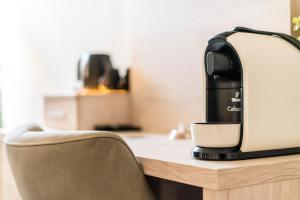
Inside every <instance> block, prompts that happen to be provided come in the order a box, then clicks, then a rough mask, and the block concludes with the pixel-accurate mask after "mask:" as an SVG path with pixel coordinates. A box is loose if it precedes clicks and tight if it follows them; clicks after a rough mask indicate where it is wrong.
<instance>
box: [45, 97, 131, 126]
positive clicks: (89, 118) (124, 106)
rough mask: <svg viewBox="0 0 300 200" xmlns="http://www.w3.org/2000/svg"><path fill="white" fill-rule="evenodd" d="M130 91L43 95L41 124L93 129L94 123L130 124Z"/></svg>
mask: <svg viewBox="0 0 300 200" xmlns="http://www.w3.org/2000/svg"><path fill="white" fill-rule="evenodd" d="M129 98H130V97H129V94H127V93H126V94H125V93H124V94H103V95H86V96H80V95H47V96H44V123H45V125H46V126H47V127H49V128H56V129H67V130H94V129H95V125H115V124H130V123H131V113H130V109H131V107H130V106H131V104H130V100H129Z"/></svg>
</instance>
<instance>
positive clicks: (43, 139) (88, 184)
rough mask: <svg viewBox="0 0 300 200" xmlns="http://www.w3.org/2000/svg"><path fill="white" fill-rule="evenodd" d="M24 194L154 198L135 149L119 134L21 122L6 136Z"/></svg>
mask: <svg viewBox="0 0 300 200" xmlns="http://www.w3.org/2000/svg"><path fill="white" fill-rule="evenodd" d="M5 143H6V148H7V154H8V158H9V162H10V166H11V169H12V172H13V174H14V177H15V180H16V183H17V187H18V190H19V192H20V194H21V196H22V199H24V200H153V199H155V198H154V196H153V193H152V191H151V189H150V188H149V186H148V184H147V182H146V179H145V177H144V174H143V172H142V170H141V168H140V166H139V164H138V163H137V161H136V159H135V157H134V155H133V153H132V151H131V150H130V149H129V147H128V146H127V144H126V143H125V141H124V140H123V139H122V138H120V137H119V136H118V135H116V134H113V133H108V132H97V131H55V132H53V131H43V130H42V129H41V128H39V127H37V126H34V125H26V126H22V127H20V128H18V129H16V130H15V131H13V132H12V133H11V134H9V135H8V136H7V137H6V138H5Z"/></svg>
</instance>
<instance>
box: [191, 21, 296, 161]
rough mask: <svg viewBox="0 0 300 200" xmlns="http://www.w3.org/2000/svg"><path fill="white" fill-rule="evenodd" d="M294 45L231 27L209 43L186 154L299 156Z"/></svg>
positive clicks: (287, 38)
mask: <svg viewBox="0 0 300 200" xmlns="http://www.w3.org/2000/svg"><path fill="white" fill-rule="evenodd" d="M299 74H300V42H299V41H298V40H296V39H295V38H293V37H291V36H289V35H286V34H282V33H275V32H266V31H258V30H253V29H249V28H244V27H237V28H235V29H234V30H233V31H228V32H224V33H221V34H218V35H216V36H215V37H213V38H212V39H211V40H209V42H208V45H207V47H206V50H205V53H204V62H203V66H202V79H203V80H204V85H203V95H205V98H204V102H202V103H203V105H205V108H204V109H203V110H202V119H201V122H200V123H194V124H192V125H191V131H192V140H193V143H194V145H195V147H194V148H193V150H192V155H193V157H194V158H196V159H203V160H238V159H248V158H259V157H267V156H278V155H286V154H295V153H300V125H299V124H300V78H299Z"/></svg>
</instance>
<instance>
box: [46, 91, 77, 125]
mask: <svg viewBox="0 0 300 200" xmlns="http://www.w3.org/2000/svg"><path fill="white" fill-rule="evenodd" d="M44 108H45V110H44V119H45V120H44V121H45V125H46V126H49V127H53V128H58V129H69V130H75V129H77V101H76V98H75V97H64V98H61V97H57V98H56V97H45V99H44Z"/></svg>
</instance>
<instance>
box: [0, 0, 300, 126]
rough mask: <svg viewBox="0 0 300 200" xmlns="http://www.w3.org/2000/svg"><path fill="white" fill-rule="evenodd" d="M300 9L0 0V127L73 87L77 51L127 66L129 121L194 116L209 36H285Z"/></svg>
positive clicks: (277, 1)
mask: <svg viewBox="0 0 300 200" xmlns="http://www.w3.org/2000/svg"><path fill="white" fill-rule="evenodd" d="M299 14H300V3H299V2H297V1H295V0H294V1H290V0H243V1H240V0H227V1H222V0H210V1H199V0H188V1H174V0H151V1H150V0H84V1H83V0H72V1H71V0H26V1H22V0H0V66H1V71H0V76H1V80H0V81H1V85H0V91H1V126H2V127H4V128H7V129H11V128H13V127H15V126H17V125H19V124H22V123H25V122H36V123H40V124H43V123H44V106H43V104H44V102H43V96H44V95H46V94H54V93H55V94H69V93H73V92H74V88H75V87H76V84H77V82H78V80H77V75H76V73H77V62H78V60H79V58H80V56H81V55H82V54H83V53H84V52H100V53H105V54H109V55H110V57H111V60H112V62H113V65H114V67H116V68H117V69H119V71H120V74H121V75H122V74H123V75H124V74H125V73H126V69H127V68H128V67H130V69H131V76H130V101H131V107H130V113H131V121H132V123H133V124H136V125H138V126H141V127H143V129H144V130H147V131H159V132H164V131H169V130H170V129H171V128H173V127H175V126H177V124H178V123H179V122H183V123H185V124H189V123H190V122H192V121H197V120H199V118H200V117H201V116H200V112H199V110H200V109H202V108H201V90H200V87H201V80H200V75H199V74H200V66H201V63H202V58H201V52H202V49H203V48H204V47H205V46H206V43H207V41H208V40H209V39H210V38H211V37H213V36H214V35H216V34H218V33H220V32H224V31H229V30H232V29H233V28H234V27H235V26H245V27H250V28H254V29H262V30H269V31H275V32H283V33H287V34H291V32H292V24H291V23H292V20H291V19H292V17H294V16H297V15H299ZM294 34H297V33H296V32H295V33H294Z"/></svg>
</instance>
